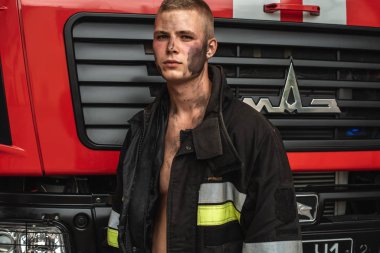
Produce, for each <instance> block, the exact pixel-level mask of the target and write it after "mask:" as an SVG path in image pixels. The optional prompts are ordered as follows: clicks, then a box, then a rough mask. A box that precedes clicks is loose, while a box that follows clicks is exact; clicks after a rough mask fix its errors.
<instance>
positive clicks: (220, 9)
mask: <svg viewBox="0 0 380 253" xmlns="http://www.w3.org/2000/svg"><path fill="white" fill-rule="evenodd" d="M205 1H206V2H207V4H208V5H209V6H210V8H211V10H212V13H213V14H214V17H217V18H232V15H233V12H232V9H233V0H205Z"/></svg>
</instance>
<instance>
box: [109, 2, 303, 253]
mask: <svg viewBox="0 0 380 253" xmlns="http://www.w3.org/2000/svg"><path fill="white" fill-rule="evenodd" d="M153 49H154V55H155V60H156V65H157V68H158V69H159V71H160V73H161V74H162V76H163V77H164V78H165V80H166V81H167V84H166V86H165V87H164V88H163V90H162V93H161V95H160V96H159V97H158V98H157V99H156V100H155V102H154V103H153V104H152V105H150V106H149V107H148V108H146V109H145V110H144V112H140V113H138V114H137V115H136V116H134V117H133V118H132V119H131V120H130V124H131V129H130V131H129V133H128V136H127V138H126V141H125V143H124V148H123V151H122V153H121V157H120V163H119V168H118V178H119V179H120V182H119V186H118V192H117V194H115V197H114V206H113V211H112V214H111V218H110V223H109V234H108V235H109V237H108V240H109V243H110V244H113V245H114V246H117V244H118V246H119V248H120V250H121V252H153V253H165V252H254V253H257V252H258V253H260V252H271V253H276V252H281V253H299V252H301V251H302V247H301V243H300V241H299V240H300V236H299V227H298V220H297V213H296V203H295V198H294V189H293V186H292V179H291V174H290V169H289V165H288V161H287V158H286V154H285V151H284V149H283V146H282V142H281V140H280V138H279V135H278V133H277V131H276V130H275V129H274V128H273V127H272V126H271V125H270V123H268V121H267V120H266V119H265V118H264V117H263V116H261V114H259V113H258V112H256V111H255V110H254V109H252V108H251V107H249V106H248V105H246V104H244V103H242V102H241V101H239V100H236V99H233V98H232V93H231V90H230V89H229V88H228V86H227V85H226V81H225V77H224V75H223V72H222V70H221V68H219V67H215V66H209V65H208V59H210V58H211V57H212V56H213V55H214V54H215V52H216V49H217V41H216V39H215V37H214V27H213V16H212V14H211V11H210V9H209V7H208V6H207V4H205V3H204V2H203V1H202V0H166V1H164V2H163V3H162V5H161V7H160V9H159V11H158V13H157V16H156V22H155V29H154V39H153ZM119 215H120V216H119ZM117 228H118V240H116V238H115V237H116V230H113V229H117ZM112 235H113V236H112Z"/></svg>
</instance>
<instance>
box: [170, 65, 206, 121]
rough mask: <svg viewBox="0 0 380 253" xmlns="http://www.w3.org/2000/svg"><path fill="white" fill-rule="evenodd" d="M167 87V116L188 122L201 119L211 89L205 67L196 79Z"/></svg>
mask: <svg viewBox="0 0 380 253" xmlns="http://www.w3.org/2000/svg"><path fill="white" fill-rule="evenodd" d="M167 87H168V92H169V96H170V112H169V115H174V116H177V117H180V118H188V119H189V120H193V119H194V118H198V119H199V118H201V119H203V116H204V113H205V111H206V107H207V104H208V101H209V98H210V95H211V87H212V85H211V81H210V80H209V77H208V71H207V67H206V68H205V69H204V70H203V71H202V73H201V74H200V75H199V76H197V77H196V78H194V79H191V80H189V81H187V82H183V83H176V84H173V83H169V82H168V84H167ZM198 123H199V122H198ZM195 125H198V124H195ZM193 127H195V126H193Z"/></svg>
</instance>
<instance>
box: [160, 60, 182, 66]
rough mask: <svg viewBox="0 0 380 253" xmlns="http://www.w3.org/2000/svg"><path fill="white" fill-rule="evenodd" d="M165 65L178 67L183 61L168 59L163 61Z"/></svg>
mask: <svg viewBox="0 0 380 253" xmlns="http://www.w3.org/2000/svg"><path fill="white" fill-rule="evenodd" d="M163 63H164V65H165V66H167V67H176V66H178V65H179V64H181V62H179V61H176V60H166V61H164V62H163Z"/></svg>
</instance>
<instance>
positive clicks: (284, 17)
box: [281, 0, 303, 22]
mask: <svg viewBox="0 0 380 253" xmlns="http://www.w3.org/2000/svg"><path fill="white" fill-rule="evenodd" d="M281 3H282V4H302V0H281ZM281 21H282V22H302V21H303V13H302V11H281Z"/></svg>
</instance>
